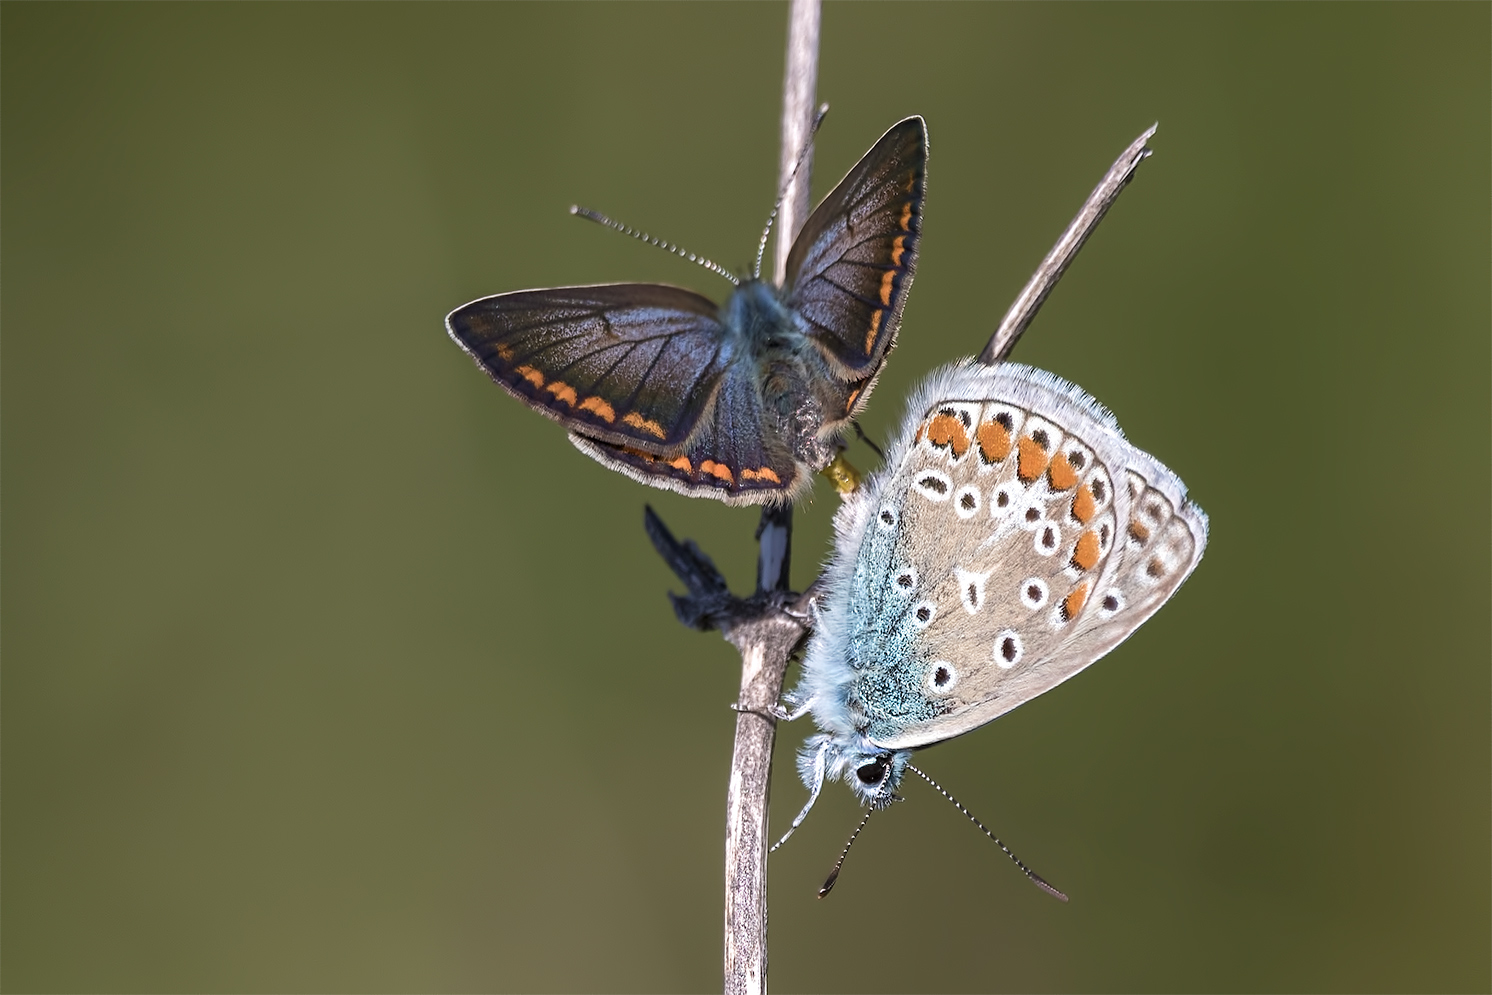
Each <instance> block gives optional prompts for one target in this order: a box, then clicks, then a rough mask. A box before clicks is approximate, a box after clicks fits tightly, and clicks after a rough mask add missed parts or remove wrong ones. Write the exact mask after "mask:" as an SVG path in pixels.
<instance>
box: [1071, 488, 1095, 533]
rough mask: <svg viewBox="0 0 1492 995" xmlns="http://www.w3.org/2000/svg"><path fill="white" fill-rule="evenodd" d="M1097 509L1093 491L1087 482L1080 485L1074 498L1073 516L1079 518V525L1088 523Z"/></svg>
mask: <svg viewBox="0 0 1492 995" xmlns="http://www.w3.org/2000/svg"><path fill="white" fill-rule="evenodd" d="M1097 510H1098V509H1097V505H1096V504H1095V502H1094V500H1093V491H1092V490H1090V489H1089V487H1088V485H1087V484H1084V485H1083V486H1082V487H1079V488H1078V492H1077V494H1076V495H1075V496H1074V497H1073V499H1072V517H1073V518H1075V519H1077V521H1078V524H1079V525H1087V524H1088V522H1089V521H1091V520H1092V518H1093V515H1094V513H1095V512H1096V511H1097Z"/></svg>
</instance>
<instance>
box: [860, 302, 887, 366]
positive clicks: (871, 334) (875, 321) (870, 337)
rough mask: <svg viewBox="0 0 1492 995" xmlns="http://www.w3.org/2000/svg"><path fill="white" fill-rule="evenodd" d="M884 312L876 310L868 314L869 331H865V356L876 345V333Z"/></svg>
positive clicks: (878, 330)
mask: <svg viewBox="0 0 1492 995" xmlns="http://www.w3.org/2000/svg"><path fill="white" fill-rule="evenodd" d="M885 313H886V312H884V311H877V312H876V313H875V314H873V315H871V316H870V331H868V332H866V333H865V355H867V356H869V355H870V353H871V350H872V349H874V348H875V347H876V334H877V333H878V332H880V330H881V316H882V315H883V314H885Z"/></svg>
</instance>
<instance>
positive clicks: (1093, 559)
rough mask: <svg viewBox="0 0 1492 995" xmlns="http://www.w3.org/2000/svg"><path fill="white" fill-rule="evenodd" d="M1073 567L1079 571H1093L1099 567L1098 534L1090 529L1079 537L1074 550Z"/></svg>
mask: <svg viewBox="0 0 1492 995" xmlns="http://www.w3.org/2000/svg"><path fill="white" fill-rule="evenodd" d="M1072 565H1073V566H1075V567H1077V568H1078V569H1079V570H1092V569H1093V568H1094V567H1096V566H1097V565H1098V533H1097V532H1094V531H1093V530H1092V529H1089V530H1088V531H1087V532H1084V533H1083V534H1082V535H1080V536H1078V544H1077V545H1076V546H1075V547H1073V550H1072Z"/></svg>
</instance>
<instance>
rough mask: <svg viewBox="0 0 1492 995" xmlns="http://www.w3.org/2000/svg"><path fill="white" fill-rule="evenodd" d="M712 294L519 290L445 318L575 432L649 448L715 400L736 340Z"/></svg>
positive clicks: (495, 375) (691, 424)
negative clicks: (725, 326) (731, 339)
mask: <svg viewBox="0 0 1492 995" xmlns="http://www.w3.org/2000/svg"><path fill="white" fill-rule="evenodd" d="M717 313H718V308H717V307H716V305H715V304H714V303H713V302H711V301H710V300H708V299H707V298H705V297H702V296H700V295H699V294H696V293H693V292H691V291H688V290H683V289H680V288H678V287H668V286H663V285H658V284H612V285H607V286H597V287H558V288H555V289H552V290H524V291H518V292H516V293H510V294H498V295H497V296H495V297H484V298H482V299H481V300H477V301H473V302H472V303H470V304H467V305H465V306H463V307H460V308H457V309H456V310H455V311H453V312H451V314H450V315H449V316H448V317H447V318H446V327H447V329H448V330H449V331H450V334H451V337H452V338H453V339H455V340H456V342H457V343H458V344H459V345H460V346H461V347H462V348H463V349H465V350H466V352H467V353H468V354H470V355H471V357H472V358H473V359H475V360H476V361H477V363H478V364H479V365H480V366H481V367H482V368H483V369H484V370H486V371H487V373H488V375H490V376H491V377H492V379H493V380H495V381H497V382H498V383H499V384H501V385H502V386H503V387H505V388H506V389H507V390H508V392H509V393H511V394H513V395H514V396H515V397H517V398H519V399H520V400H522V401H524V402H525V403H527V404H528V405H529V406H530V407H532V408H534V409H535V410H537V411H539V412H541V413H543V414H546V415H548V416H549V417H551V418H554V419H555V420H556V421H560V422H562V423H564V424H565V425H567V426H569V427H570V428H572V429H574V430H575V431H577V432H579V433H582V434H584V435H587V436H591V437H593V438H596V439H599V440H602V441H604V442H609V443H612V444H614V445H623V446H631V447H633V448H635V449H638V450H640V451H642V452H646V453H651V454H653V455H666V454H670V453H676V452H678V451H679V450H681V449H682V448H683V447H684V445H685V443H686V442H688V441H689V439H690V437H691V436H692V435H693V434H694V431H695V429H696V428H697V426H698V424H699V422H700V418H701V415H702V414H703V413H704V412H705V411H706V410H708V409H709V407H710V406H711V404H712V403H713V401H714V396H715V391H716V388H717V386H718V384H719V381H720V379H721V376H722V374H723V373H724V371H725V369H726V366H727V365H728V360H729V358H730V357H729V356H727V355H726V354H725V353H726V350H727V347H728V344H729V340H728V338H727V337H726V336H724V335H723V334H722V328H721V325H720V322H719V320H718V317H717Z"/></svg>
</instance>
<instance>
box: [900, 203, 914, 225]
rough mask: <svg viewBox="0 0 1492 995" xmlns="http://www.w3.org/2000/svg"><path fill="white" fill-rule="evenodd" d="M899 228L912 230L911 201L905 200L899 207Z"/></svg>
mask: <svg viewBox="0 0 1492 995" xmlns="http://www.w3.org/2000/svg"><path fill="white" fill-rule="evenodd" d="M900 223H901V230H902V231H911V230H912V202H911V201H907V202H906V203H905V204H903V205H902V208H901V222H900Z"/></svg>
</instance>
